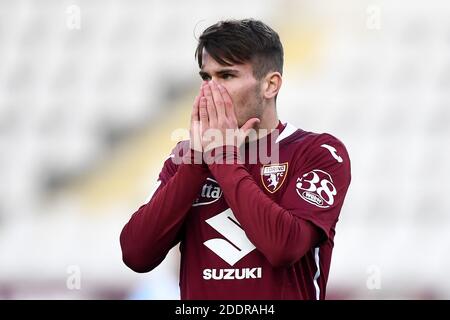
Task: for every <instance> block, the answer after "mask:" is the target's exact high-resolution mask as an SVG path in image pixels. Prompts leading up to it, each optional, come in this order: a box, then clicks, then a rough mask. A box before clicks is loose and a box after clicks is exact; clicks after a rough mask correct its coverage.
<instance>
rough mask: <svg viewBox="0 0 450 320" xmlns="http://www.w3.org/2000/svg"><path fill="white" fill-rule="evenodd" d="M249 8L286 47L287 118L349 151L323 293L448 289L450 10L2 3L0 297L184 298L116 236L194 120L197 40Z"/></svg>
mask: <svg viewBox="0 0 450 320" xmlns="http://www.w3.org/2000/svg"><path fill="white" fill-rule="evenodd" d="M245 17H254V18H258V19H262V20H263V21H265V22H267V23H268V24H269V25H271V26H272V27H273V28H274V29H275V30H277V31H278V32H279V34H280V36H281V39H282V42H283V44H284V47H285V59H286V63H285V75H284V84H283V88H282V91H281V93H280V96H279V100H278V110H279V114H280V117H281V119H282V120H283V121H289V122H291V123H292V124H294V125H296V126H297V127H300V128H304V129H306V130H312V131H317V132H324V131H326V132H331V133H332V134H334V135H336V136H337V137H339V138H340V139H341V140H343V141H344V143H345V144H346V146H347V148H348V150H349V152H350V156H351V159H352V166H353V167H352V173H353V180H352V184H351V187H350V190H349V194H348V197H347V200H346V203H345V205H344V208H343V210H342V214H341V219H340V222H339V223H338V225H337V235H336V239H335V251H334V256H333V262H332V266H331V273H330V277H329V285H328V298H330V299H394V298H398V299H449V298H450V278H449V277H447V271H448V270H450V220H449V213H450V204H449V200H448V198H447V196H448V193H449V190H450V166H449V162H450V148H449V146H450V105H449V104H450V19H449V17H450V4H449V2H448V1H446V0H440V1H439V0H430V1H426V2H425V1H407V0H394V1H392V0H391V1H388V0H386V1H381V0H371V1H367V0H351V1H350V0H346V1H318V0H308V1H294V0H282V1H275V0H264V1H261V0H253V1H235V0H232V1H221V2H219V1H175V0H164V1H163V0H145V1H144V0H128V1H125V0H123V1H117V0H110V1H106V0H104V1H99V0H89V1H88V0H79V1H76V0H73V1H65V0H63V1H57V0H40V1H30V0H2V1H1V2H0V150H1V156H0V299H32V298H36V299H53V298H56V299H108V298H117V299H177V298H178V297H179V296H178V258H179V257H178V251H177V248H176V249H174V250H172V251H171V253H170V254H169V256H168V257H167V259H166V261H165V262H164V263H163V264H162V265H161V266H160V267H158V268H157V269H156V270H154V271H153V272H151V273H149V274H135V273H133V272H132V271H130V270H129V269H127V268H126V267H125V265H124V264H123V263H122V261H121V252H120V247H119V233H120V231H121V228H122V227H123V225H124V224H125V223H126V222H127V221H128V219H129V217H130V215H131V214H132V213H133V212H134V211H135V210H136V209H137V208H138V207H139V206H140V205H141V204H142V203H143V202H144V201H145V199H146V198H147V197H148V195H149V194H150V192H151V190H152V188H153V185H154V182H155V179H156V177H157V174H158V172H159V170H160V169H161V165H162V161H163V160H164V159H165V157H166V156H167V154H168V153H169V152H170V150H171V148H172V146H173V145H174V143H175V141H172V139H171V132H172V131H173V130H175V129H177V128H188V125H189V112H190V108H191V105H192V101H193V98H194V95H195V91H196V90H197V87H198V85H199V83H200V78H199V77H198V74H197V72H198V70H197V69H198V68H197V66H196V63H195V60H194V50H195V45H196V36H198V35H199V34H200V33H201V31H202V30H203V29H204V28H206V27H207V26H209V25H210V24H212V23H215V22H216V21H217V20H219V19H226V18H245Z"/></svg>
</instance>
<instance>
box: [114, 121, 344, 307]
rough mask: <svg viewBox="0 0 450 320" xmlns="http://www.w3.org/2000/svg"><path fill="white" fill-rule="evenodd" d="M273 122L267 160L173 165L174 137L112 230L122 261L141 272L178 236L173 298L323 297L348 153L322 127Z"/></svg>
mask: <svg viewBox="0 0 450 320" xmlns="http://www.w3.org/2000/svg"><path fill="white" fill-rule="evenodd" d="M278 129H279V130H280V132H281V133H280V134H279V135H278V133H276V136H275V137H273V135H274V133H272V134H271V135H269V136H268V137H271V138H274V140H276V147H277V149H278V152H279V158H278V161H277V162H276V163H273V162H269V163H266V162H264V161H263V159H262V158H261V157H259V156H257V157H256V160H257V161H253V162H250V161H248V160H249V156H248V153H247V154H246V161H245V163H244V164H236V163H235V164H210V165H209V166H206V165H198V164H197V165H196V164H180V165H177V164H175V161H174V159H175V158H176V157H178V156H179V155H180V153H181V154H182V153H183V152H182V151H180V150H185V149H186V146H188V142H181V143H179V144H178V145H177V147H176V148H175V149H174V150H173V153H172V155H171V157H169V158H168V159H167V160H166V161H165V163H164V167H163V169H162V171H161V173H160V175H159V180H158V181H159V183H160V185H159V186H158V188H157V190H156V191H155V193H154V194H153V196H152V198H151V200H150V201H149V202H148V203H147V204H145V205H143V206H141V207H140V208H139V210H138V211H137V212H136V213H135V214H134V215H133V216H132V218H131V219H130V221H129V222H128V223H127V225H126V226H125V227H124V229H123V231H122V234H121V246H122V252H123V259H124V262H125V263H126V264H127V265H128V266H129V267H130V268H132V269H133V270H135V271H137V272H147V271H150V270H152V269H153V268H155V267H156V266H157V265H158V264H159V263H160V262H161V261H162V260H163V259H164V257H165V256H166V254H167V252H168V251H169V250H170V249H171V248H172V247H173V246H174V245H176V244H177V243H179V242H180V241H181V245H180V250H181V268H180V289H181V298H182V299H324V298H325V291H326V290H325V289H326V283H327V279H328V273H329V269H330V262H331V254H332V249H333V238H334V235H335V226H336V223H337V221H338V217H339V213H340V210H341V208H342V205H343V202H344V198H345V195H346V192H347V189H348V187H349V184H350V160H349V157H348V154H347V151H346V149H345V146H344V145H343V144H342V142H340V141H339V140H338V139H336V138H335V137H333V136H331V135H329V134H315V133H311V132H306V131H303V130H300V129H296V128H294V127H293V126H292V125H290V124H287V125H286V126H284V125H282V124H281V123H280V125H279V126H278ZM275 138H276V139H275ZM246 148H248V149H250V147H249V146H248V145H246ZM234 152H235V153H236V150H234ZM219 156H220V155H219ZM225 156H230V155H229V154H228V155H225ZM235 156H237V155H236V154H235Z"/></svg>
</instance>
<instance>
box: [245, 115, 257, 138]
mask: <svg viewBox="0 0 450 320" xmlns="http://www.w3.org/2000/svg"><path fill="white" fill-rule="evenodd" d="M260 122H261V120H259V119H258V118H251V119H248V120H247V122H246V123H245V124H244V125H243V126H242V127H241V132H242V133H243V134H244V136H247V135H248V134H249V132H250V130H251V129H252V128H253V127H255V126H256V125H258V124H259V123H260Z"/></svg>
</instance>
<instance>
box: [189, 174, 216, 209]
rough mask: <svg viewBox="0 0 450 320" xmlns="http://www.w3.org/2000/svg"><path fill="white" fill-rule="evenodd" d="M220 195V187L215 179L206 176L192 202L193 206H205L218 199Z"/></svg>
mask: <svg viewBox="0 0 450 320" xmlns="http://www.w3.org/2000/svg"><path fill="white" fill-rule="evenodd" d="M220 197H222V189H221V188H220V186H219V184H218V183H217V181H216V180H214V179H211V178H207V179H206V182H205V184H204V185H203V187H202V190H201V191H200V194H199V196H198V198H197V199H195V201H194V203H193V204H192V206H193V207H198V206H205V205H208V204H211V203H214V202H216V201H218V200H219V199H220Z"/></svg>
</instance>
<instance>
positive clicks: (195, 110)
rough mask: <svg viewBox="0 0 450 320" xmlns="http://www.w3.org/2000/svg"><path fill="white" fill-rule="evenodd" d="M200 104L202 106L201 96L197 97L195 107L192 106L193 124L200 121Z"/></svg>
mask: <svg viewBox="0 0 450 320" xmlns="http://www.w3.org/2000/svg"><path fill="white" fill-rule="evenodd" d="M199 104H200V95H198V96H196V97H195V100H194V105H193V106H192V113H191V122H196V121H199V120H200V118H199Z"/></svg>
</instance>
